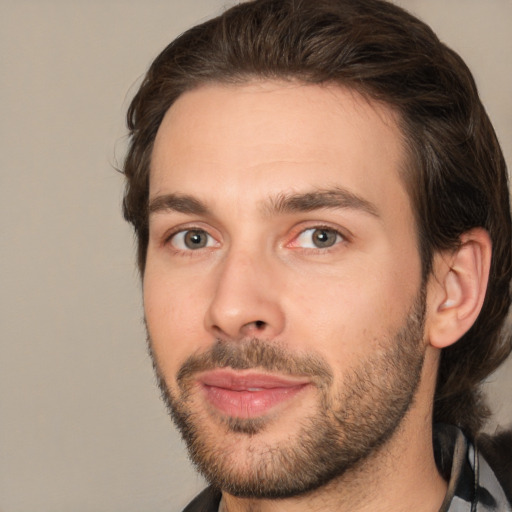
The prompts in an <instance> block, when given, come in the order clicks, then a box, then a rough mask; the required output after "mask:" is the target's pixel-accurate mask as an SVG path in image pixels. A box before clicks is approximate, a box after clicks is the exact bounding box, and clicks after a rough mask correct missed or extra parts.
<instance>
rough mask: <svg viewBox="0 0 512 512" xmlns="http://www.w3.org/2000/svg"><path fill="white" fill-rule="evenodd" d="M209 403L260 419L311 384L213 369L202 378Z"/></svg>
mask: <svg viewBox="0 0 512 512" xmlns="http://www.w3.org/2000/svg"><path fill="white" fill-rule="evenodd" d="M198 381H199V384H200V385H201V387H202V389H203V392H204V395H205V397H206V400H207V401H208V403H209V404H210V405H211V406H213V407H214V408H215V409H217V410H218V411H219V412H221V413H223V414H225V415H227V416H231V417H233V418H256V417H259V416H264V415H265V414H267V413H269V412H270V411H271V410H272V409H274V408H276V407H277V406H279V405H283V404H285V403H287V402H289V401H290V400H292V398H294V397H295V396H296V395H297V394H298V393H299V392H301V391H302V390H303V389H304V388H305V387H307V386H308V385H310V384H311V382H310V381H309V380H307V379H300V378H289V377H283V376H279V375H270V374H264V373H255V372H252V371H234V370H226V369H222V370H213V371H209V372H205V373H202V374H201V375H199V377H198Z"/></svg>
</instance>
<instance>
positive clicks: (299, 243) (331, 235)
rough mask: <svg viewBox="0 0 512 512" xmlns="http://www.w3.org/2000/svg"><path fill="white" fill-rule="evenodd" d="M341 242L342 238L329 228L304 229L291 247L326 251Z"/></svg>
mask: <svg viewBox="0 0 512 512" xmlns="http://www.w3.org/2000/svg"><path fill="white" fill-rule="evenodd" d="M341 241H343V236H342V235H341V234H340V233H338V231H336V230H335V229H331V228H310V229H305V230H304V231H302V233H300V234H299V236H298V237H297V238H296V239H295V240H294V243H293V245H294V246H296V247H302V248H305V249H327V248H329V247H332V246H333V245H335V244H337V243H340V242H341Z"/></svg>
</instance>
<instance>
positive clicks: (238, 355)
mask: <svg viewBox="0 0 512 512" xmlns="http://www.w3.org/2000/svg"><path fill="white" fill-rule="evenodd" d="M424 317H425V299H424V293H423V290H422V292H421V293H420V294H419V295H418V298H417V300H416V301H415V303H414V305H413V307H412V309H411V311H410V312H409V314H408V315H407V318H406V320H405V322H404V324H403V325H402V327H401V328H400V329H399V330H398V331H397V332H395V333H394V334H393V335H391V336H388V337H386V339H384V340H381V342H380V343H379V344H378V345H379V346H378V349H377V350H375V351H374V353H373V354H372V355H371V356H369V357H368V358H367V359H365V360H364V361H361V362H360V363H359V364H358V366H357V367H356V368H353V369H351V370H349V371H348V372H347V373H346V375H345V377H344V378H343V381H342V384H341V385H340V386H339V387H338V389H336V390H334V389H333V384H332V381H333V372H332V370H331V368H330V366H329V364H328V363H327V361H324V360H322V359H319V358H318V356H300V357H298V356H297V355H295V354H291V353H289V352H286V351H285V350H283V349H282V348H281V347H280V346H278V345H276V344H272V343H269V342H265V341H262V340H259V339H251V340H247V341H245V342H236V343H234V342H233V343H231V342H222V341H220V340H219V341H217V343H216V344H215V345H214V346H213V347H212V348H211V349H210V350H209V351H208V352H206V353H204V354H201V355H198V356H191V357H190V358H189V359H188V360H187V361H186V362H185V363H184V365H183V366H182V367H181V369H180V371H179V373H178V376H177V382H178V388H179V392H178V393H173V392H172V391H171V390H170V388H169V386H168V385H167V383H166V382H165V379H164V377H163V374H162V372H161V371H160V369H159V367H158V364H157V361H156V358H155V357H154V356H153V354H152V359H153V364H154V367H155V371H156V375H157V379H158V383H159V386H160V389H161V393H162V398H163V400H164V402H165V404H166V405H167V408H168V410H169V412H170V415H171V417H172V419H173V421H174V423H175V424H176V426H177V427H178V429H179V431H180V432H181V435H182V437H183V439H184V441H185V443H186V445H187V447H188V451H189V456H190V459H191V460H192V462H193V463H194V465H195V466H196V467H197V469H198V471H199V472H200V473H202V474H203V476H204V477H205V478H206V480H207V481H208V482H209V483H210V484H211V485H213V486H215V487H216V488H218V489H222V490H223V491H226V492H228V493H230V494H232V495H234V496H238V497H246V498H267V499H277V498H287V497H292V496H297V495H300V494H304V493H307V492H310V491H312V490H314V489H317V488H319V487H321V486H323V485H326V484H327V483H328V482H330V481H332V480H333V479H335V478H337V477H341V476H342V475H344V474H345V473H346V472H348V471H349V470H353V469H356V468H357V467H358V466H360V465H361V464H362V463H363V462H364V461H365V460H367V459H368V458H369V457H370V456H371V455H372V454H374V453H376V451H377V450H379V449H380V448H381V447H382V446H383V445H385V444H386V442H387V441H389V440H390V439H391V437H392V436H393V434H394V433H395V432H396V431H397V429H398V427H399V426H400V424H401V422H402V420H403V419H404V417H405V415H406V413H407V411H408V410H409V408H410V407H411V404H412V403H413V401H414V397H415V394H416V390H417V388H418V385H419V382H420V378H421V370H422V367H423V361H424V353H425V348H424V343H423V330H424V329H423V327H424ZM148 346H149V347H150V353H151V352H152V351H151V342H150V341H149V344H148ZM226 367H229V368H233V369H235V370H242V369H249V368H258V369H263V370H267V371H269V372H278V373H281V374H284V375H296V376H297V375H300V376H309V377H311V379H312V381H313V382H315V384H316V387H317V390H318V394H319V399H318V401H317V407H316V411H314V412H313V413H310V414H309V415H308V416H306V417H304V418H302V419H301V420H299V421H300V425H299V427H298V431H296V432H295V433H294V434H293V435H292V436H291V437H290V438H289V439H287V440H286V442H284V441H283V440H279V441H278V442H275V443H273V444H272V443H270V442H265V443H262V442H259V441H258V437H259V436H258V434H262V433H264V432H265V430H266V429H267V427H269V423H270V427H269V428H271V422H269V421H268V420H267V419H266V418H265V417H262V418H231V417H224V418H222V419H221V420H219V419H218V418H216V420H217V424H216V423H215V422H214V421H213V420H212V419H211V418H209V417H208V416H206V415H205V413H204V411H203V412H202V413H201V412H200V411H198V410H195V409H194V406H193V396H192V394H193V376H194V375H195V374H196V373H197V372H199V371H205V370H209V369H214V368H226ZM219 421H220V425H219ZM212 430H213V432H212ZM240 436H243V437H244V438H246V439H245V440H247V439H249V438H250V443H249V447H250V448H249V449H247V450H245V451H244V452H241V451H240V450H237V444H238V443H237V440H238V441H239V440H240ZM230 437H231V438H232V439H231V442H230V441H229V438H230ZM252 441H254V443H253V442H252ZM238 461H239V463H237V462H238Z"/></svg>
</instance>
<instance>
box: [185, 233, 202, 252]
mask: <svg viewBox="0 0 512 512" xmlns="http://www.w3.org/2000/svg"><path fill="white" fill-rule="evenodd" d="M185 245H186V246H187V247H188V248H189V249H198V248H201V247H204V246H205V245H206V237H205V236H204V233H203V232H202V231H190V232H188V233H187V234H186V236H185Z"/></svg>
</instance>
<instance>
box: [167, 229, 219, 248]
mask: <svg viewBox="0 0 512 512" xmlns="http://www.w3.org/2000/svg"><path fill="white" fill-rule="evenodd" d="M170 242H171V245H172V246H173V247H174V248H175V249H179V250H181V251H194V250H197V249H204V248H205V247H213V246H214V245H215V240H214V238H213V237H212V236H210V235H209V234H208V233H207V232H206V231H204V230H202V229H186V230H183V231H179V232H178V233H175V234H174V235H172V237H171V239H170Z"/></svg>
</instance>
